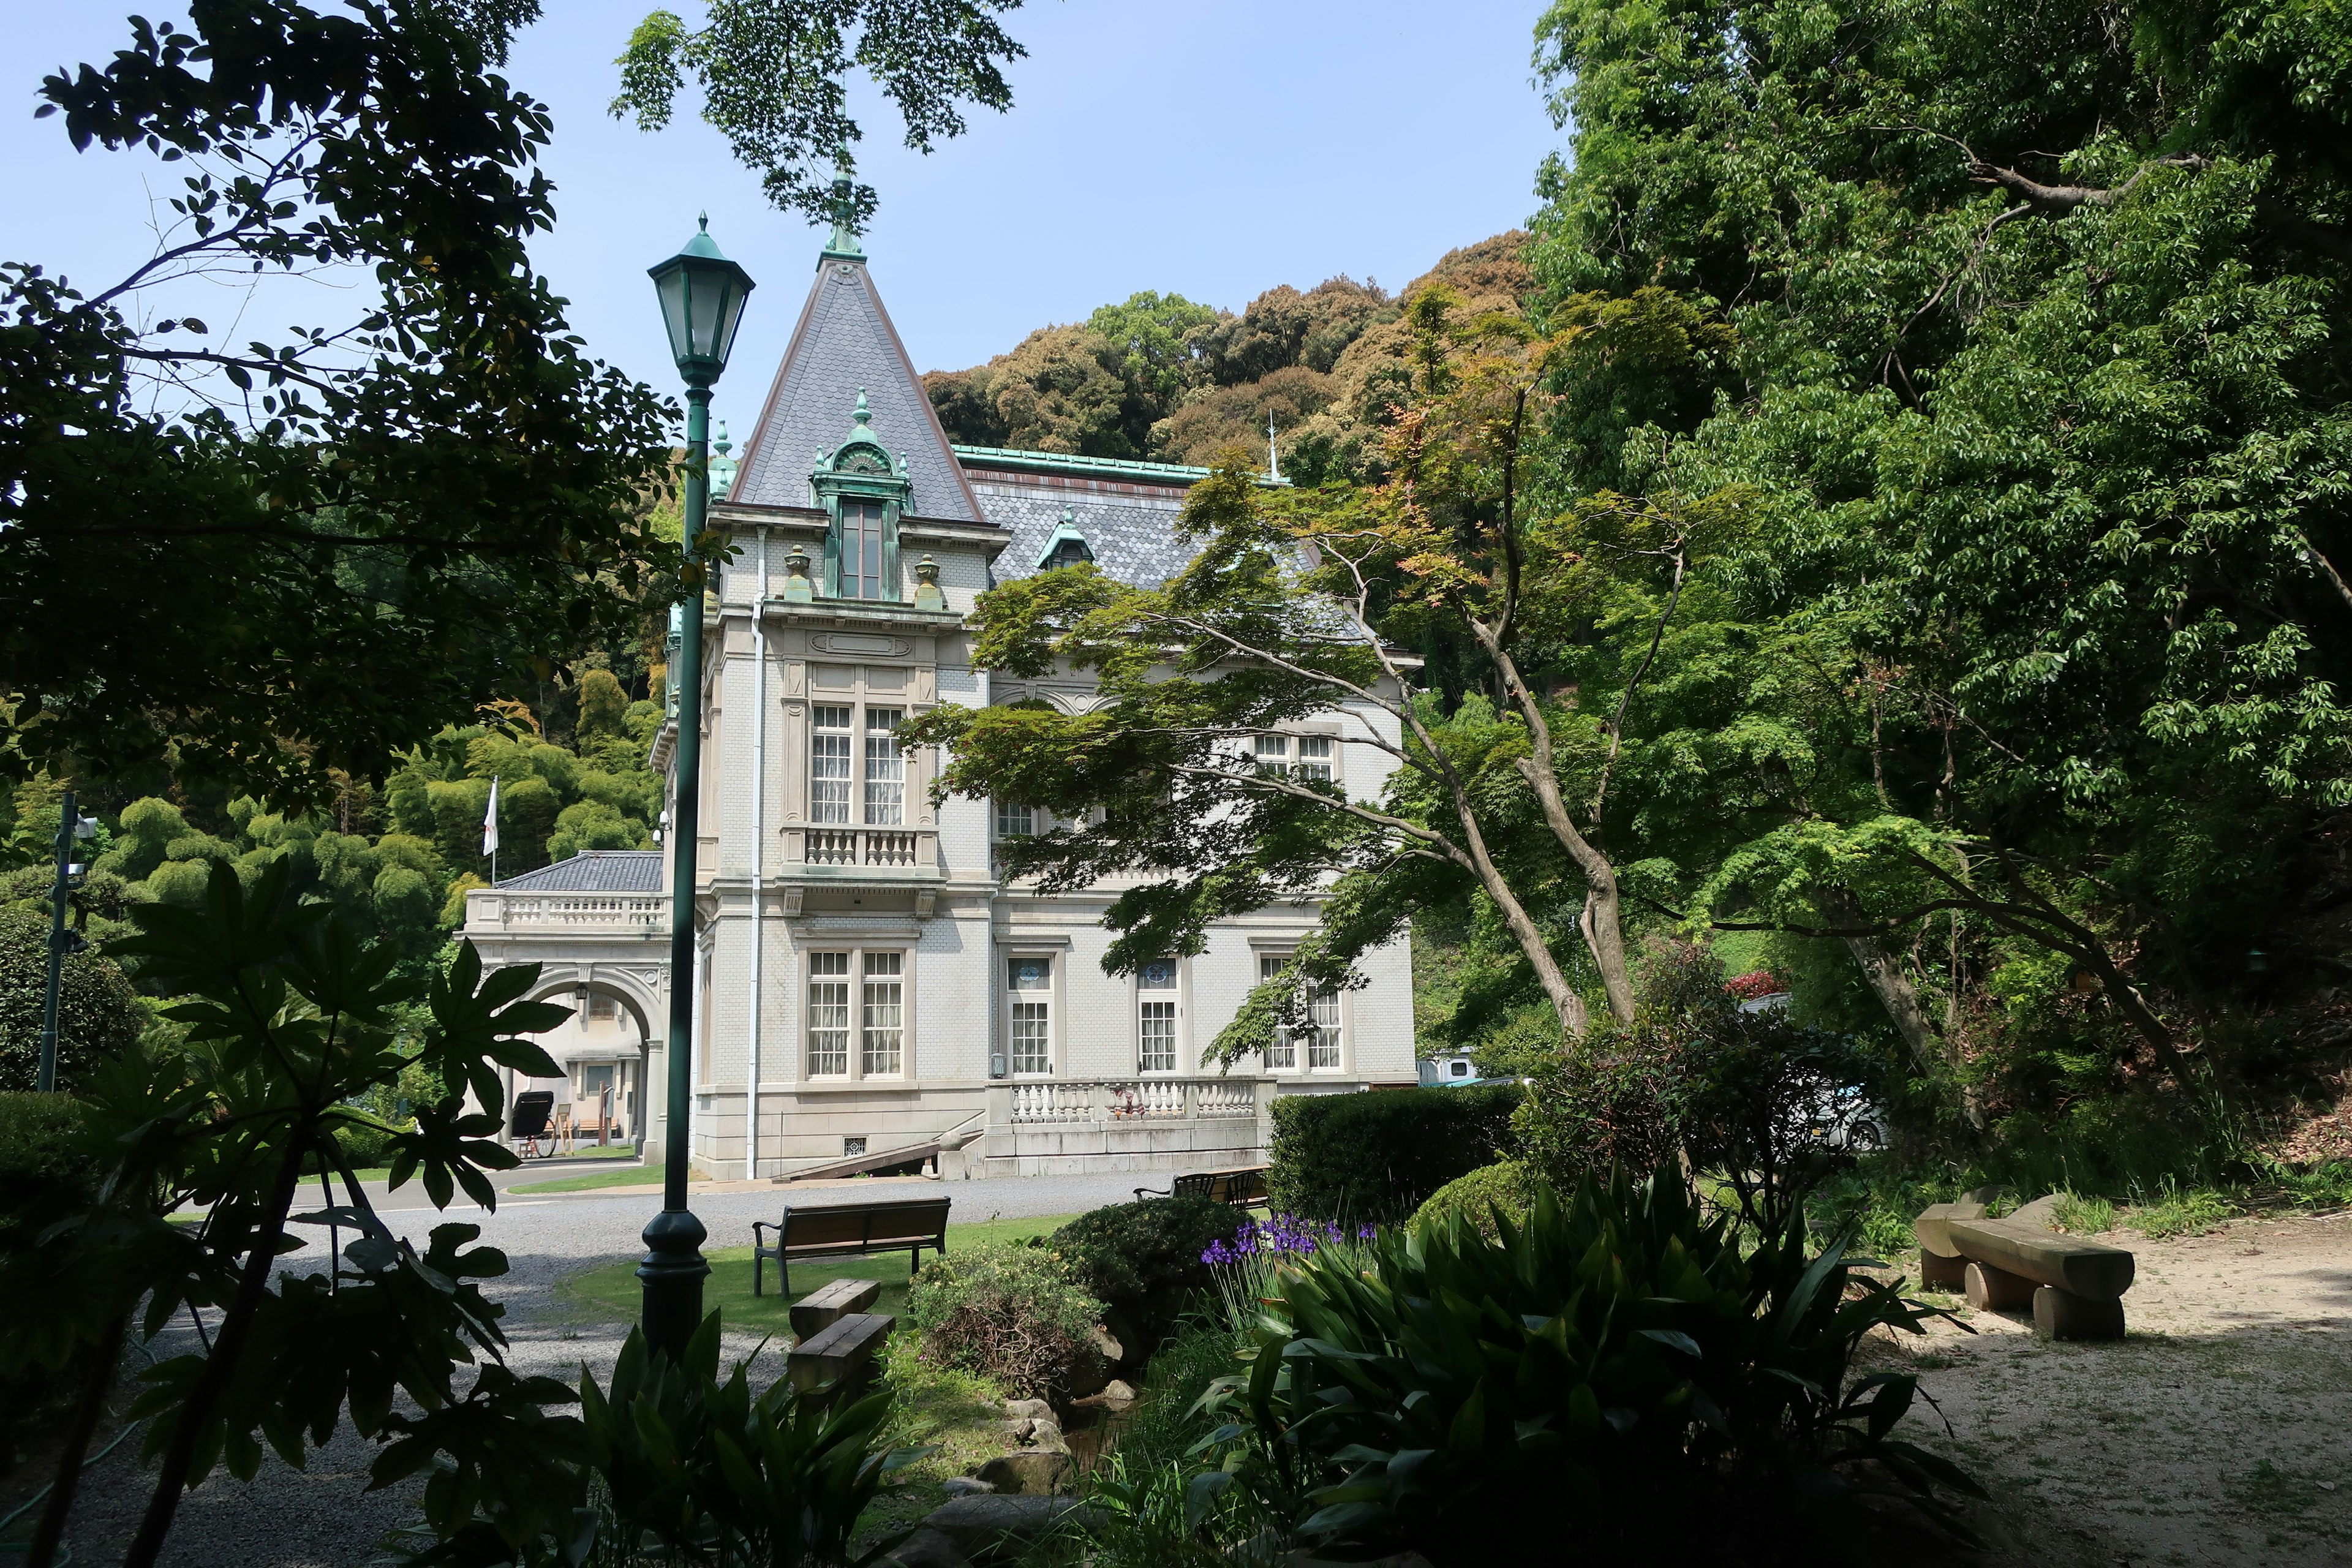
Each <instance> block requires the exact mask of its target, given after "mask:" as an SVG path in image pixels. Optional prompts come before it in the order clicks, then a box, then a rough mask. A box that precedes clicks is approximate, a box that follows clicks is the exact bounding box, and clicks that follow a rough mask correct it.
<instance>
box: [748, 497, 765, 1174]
mask: <svg viewBox="0 0 2352 1568" xmlns="http://www.w3.org/2000/svg"><path fill="white" fill-rule="evenodd" d="M767 598H768V531H767V529H766V528H765V527H764V526H762V527H761V530H760V554H759V576H758V579H757V586H755V587H754V588H753V589H752V590H751V669H752V674H751V1063H750V1067H749V1068H748V1070H747V1076H746V1081H745V1083H744V1090H745V1094H744V1100H745V1104H744V1117H743V1179H744V1180H745V1181H747V1182H756V1181H758V1180H759V1179H760V960H761V957H762V956H763V953H762V951H761V950H762V949H763V948H764V947H765V946H766V945H767V944H766V942H765V940H764V936H765V933H764V931H763V929H762V925H761V922H762V921H763V920H764V918H765V917H766V914H767V910H766V909H765V908H764V896H763V895H762V894H761V890H760V887H761V871H763V870H764V869H765V868H766V863H767V858H768V837H767V804H768V630H767V627H766V626H764V625H762V624H761V612H762V611H763V609H764V608H765V606H766V604H767Z"/></svg>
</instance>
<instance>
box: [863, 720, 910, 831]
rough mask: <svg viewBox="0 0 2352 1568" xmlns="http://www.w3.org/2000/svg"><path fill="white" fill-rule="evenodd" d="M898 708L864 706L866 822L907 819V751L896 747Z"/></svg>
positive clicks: (889, 824)
mask: <svg viewBox="0 0 2352 1568" xmlns="http://www.w3.org/2000/svg"><path fill="white" fill-rule="evenodd" d="M905 716H906V714H905V711H904V710H901V709H898V708H868V709H867V710H866V826H868V827H896V826H899V825H900V824H901V823H903V822H905V821H906V820H907V754H906V753H905V752H902V751H900V750H899V749H898V721H899V720H900V719H902V718H904V717H905Z"/></svg>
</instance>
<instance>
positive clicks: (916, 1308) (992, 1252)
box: [907, 1246, 1103, 1399]
mask: <svg viewBox="0 0 2352 1568" xmlns="http://www.w3.org/2000/svg"><path fill="white" fill-rule="evenodd" d="M1102 1310H1103V1307H1102V1303H1101V1302H1100V1301H1097V1300H1095V1299H1094V1298H1093V1297H1092V1296H1089V1295H1087V1293H1086V1291H1085V1290H1083V1289H1080V1288H1079V1287H1078V1286H1076V1285H1075V1284H1073V1283H1071V1280H1070V1277H1069V1275H1068V1273H1067V1272H1066V1271H1065V1270H1064V1268H1063V1267H1062V1264H1061V1260H1060V1259H1058V1258H1055V1256H1054V1255H1053V1254H1052V1253H1050V1252H1047V1251H1045V1250H1044V1249H1042V1248H1039V1247H985V1246H983V1247H972V1248H971V1249H969V1250H967V1251H963V1252H956V1253H943V1254H941V1255H940V1256H939V1257H937V1258H932V1259H931V1260H930V1261H929V1263H926V1264H924V1265H923V1268H922V1272H921V1273H919V1274H918V1275H916V1276H915V1279H914V1283H913V1284H912V1285H911V1286H910V1287H908V1291H907V1317H908V1321H911V1322H912V1323H913V1324H914V1325H915V1327H916V1328H917V1329H918V1330H919V1331H921V1333H922V1336H923V1352H924V1353H925V1354H926V1355H929V1356H931V1357H933V1358H935V1359H937V1360H939V1361H940V1362H942V1363H945V1364H947V1365H949V1366H953V1367H960V1368H961V1369H962V1370H964V1371H966V1372H972V1373H981V1374H982V1375H983V1376H986V1377H992V1378H994V1379H996V1381H997V1382H999V1383H1001V1384H1003V1385H1004V1386H1005V1387H1006V1388H1007V1389H1009V1390H1010V1391H1011V1392H1012V1393H1013V1395H1014V1396H1015V1397H1016V1398H1023V1399H1028V1398H1035V1397H1039V1396H1041V1395H1045V1394H1049V1393H1051V1392H1053V1391H1054V1390H1055V1389H1056V1388H1058V1387H1059V1386H1060V1384H1061V1382H1062V1379H1063V1377H1064V1376H1065V1374H1066V1372H1067V1370H1068V1368H1069V1366H1070V1363H1071V1362H1072V1361H1073V1360H1074V1359H1075V1358H1076V1356H1077V1355H1078V1353H1079V1352H1080V1351H1081V1350H1083V1349H1084V1347H1085V1345H1086V1341H1087V1331H1088V1330H1089V1329H1091V1328H1093V1327H1094V1325H1095V1324H1096V1323H1097V1322H1098V1321H1100V1320H1101V1318H1102Z"/></svg>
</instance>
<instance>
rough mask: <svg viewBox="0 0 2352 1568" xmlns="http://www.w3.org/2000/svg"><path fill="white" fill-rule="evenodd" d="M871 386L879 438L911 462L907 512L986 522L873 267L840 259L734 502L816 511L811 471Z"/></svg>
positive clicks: (775, 395)
mask: <svg viewBox="0 0 2352 1568" xmlns="http://www.w3.org/2000/svg"><path fill="white" fill-rule="evenodd" d="M861 387H863V388H864V389H865V391H866V401H867V404H868V405H869V406H870V407H871V408H872V409H873V411H874V434H875V435H876V436H877V437H879V438H880V439H881V441H882V443H883V445H884V446H886V447H889V449H890V450H891V451H892V452H893V453H898V454H903V455H904V456H905V458H906V459H907V474H908V478H909V479H912V480H913V481H914V492H913V494H912V496H911V497H910V498H909V500H908V505H907V508H906V510H907V512H908V514H909V515H911V516H914V517H928V518H938V519H941V520H943V521H952V522H980V521H984V520H983V518H982V513H981V510H980V507H979V504H978V502H977V501H976V500H975V499H974V498H973V496H972V493H971V488H970V487H969V486H968V485H966V484H965V483H964V476H963V466H962V464H961V463H959V462H958V461H957V460H956V458H955V455H954V453H952V452H951V451H950V450H949V448H948V437H947V432H946V431H944V430H942V429H941V428H940V421H939V416H937V415H936V414H934V413H932V412H931V400H930V398H929V397H928V396H927V395H925V394H924V392H923V383H922V379H921V378H920V377H919V376H918V375H917V374H915V366H914V362H912V361H911V360H909V359H908V357H907V349H906V345H905V344H903V343H901V342H899V341H898V329H897V328H895V327H893V326H891V324H890V317H889V313H888V312H887V311H886V310H883V308H882V298H881V296H880V295H879V294H877V293H876V292H875V289H874V280H873V279H872V278H870V277H868V276H867V275H866V262H865V260H864V259H863V258H858V257H852V256H844V255H841V254H839V253H837V252H828V253H827V254H826V255H825V256H824V258H822V259H821V260H820V261H819V263H818V267H817V275H816V282H815V284H814V286H812V287H811V288H810V289H809V297H808V303H807V305H806V306H804V307H803V309H802V311H801V320H800V324H799V325H798V326H797V327H795V328H793V341H792V345H791V346H790V347H789V348H787V349H786V350H785V351H784V362H783V363H782V364H780V365H778V366H777V367H776V379H775V382H774V384H773V385H772V386H771V387H770V388H769V391H768V401H767V405H766V406H764V407H763V408H762V409H761V411H760V419H759V423H758V425H757V426H754V427H753V429H752V431H751V439H750V440H749V441H747V442H745V443H744V447H743V454H742V458H741V464H742V466H741V468H740V469H739V470H738V473H737V476H736V479H735V484H734V489H733V490H732V491H731V492H730V495H729V496H728V499H729V500H734V501H748V502H750V503H751V504H753V505H755V506H807V505H809V504H810V495H809V482H808V476H809V470H810V469H811V468H814V467H815V466H816V461H817V455H818V454H819V453H820V452H825V453H830V452H831V451H832V450H833V449H834V448H835V447H838V446H839V445H841V443H842V442H843V441H844V440H845V439H847V438H848V436H849V431H850V416H851V413H852V411H853V410H854V409H855V408H856V405H857V393H858V389H859V388H861Z"/></svg>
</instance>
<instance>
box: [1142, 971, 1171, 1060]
mask: <svg viewBox="0 0 2352 1568" xmlns="http://www.w3.org/2000/svg"><path fill="white" fill-rule="evenodd" d="M1135 990H1136V1020H1135V1036H1136V1042H1137V1047H1136V1063H1135V1065H1136V1068H1137V1070H1138V1071H1139V1072H1174V1071H1175V1070H1176V965H1175V964H1174V963H1171V962H1170V961H1169V960H1167V959H1160V960H1156V961H1155V962H1153V963H1147V964H1145V965H1144V966H1143V967H1142V968H1141V969H1140V970H1139V971H1137V972H1136V976H1135Z"/></svg>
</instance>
